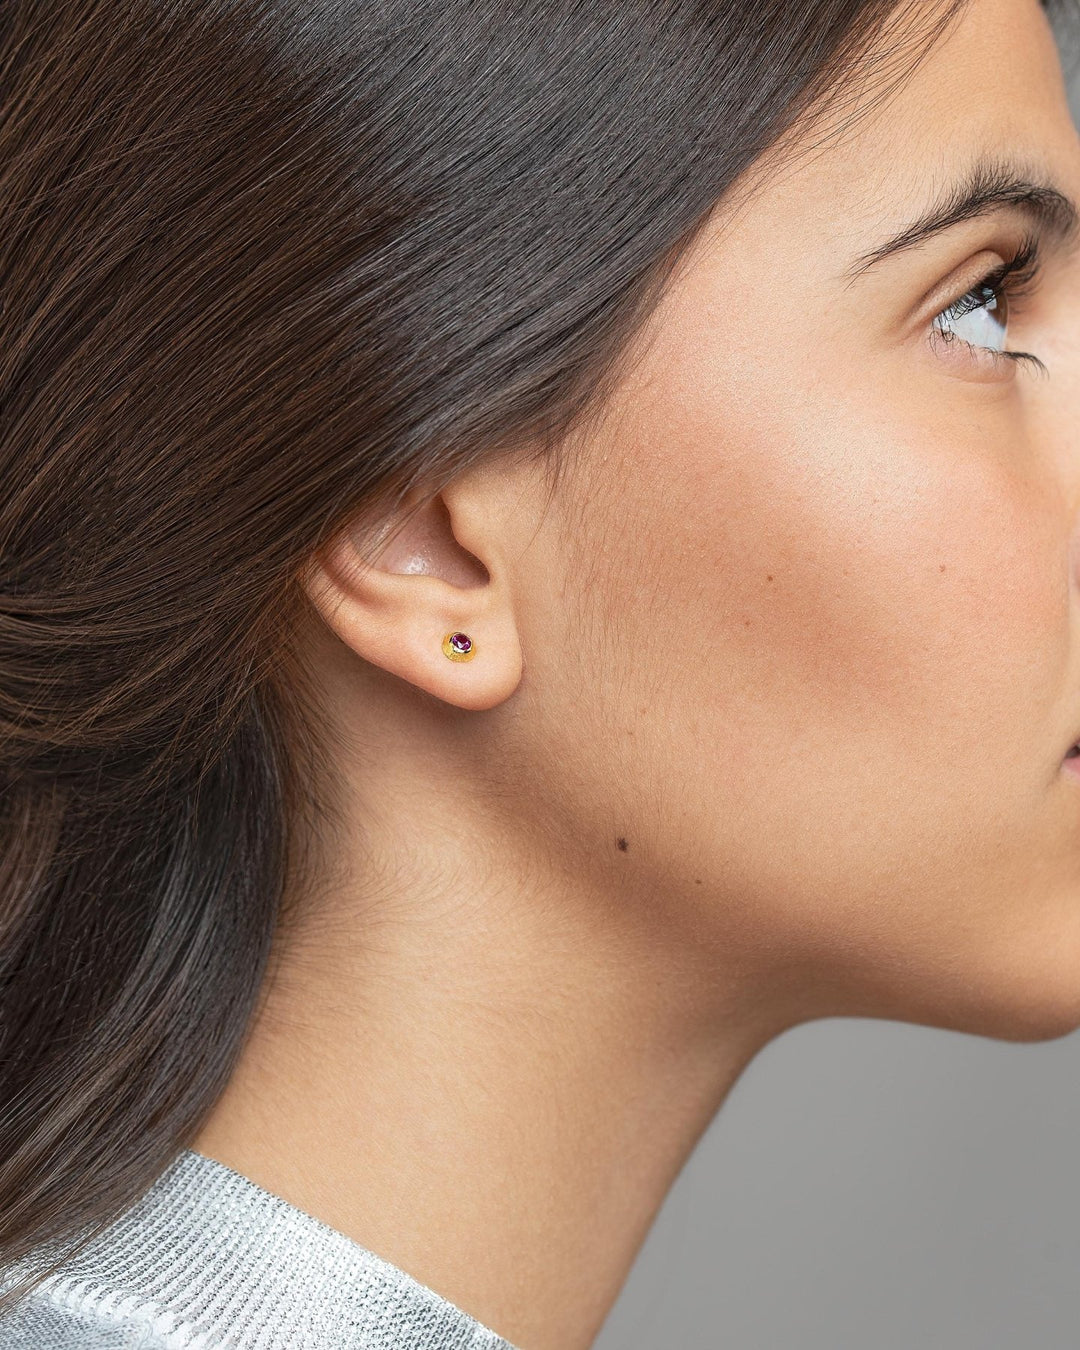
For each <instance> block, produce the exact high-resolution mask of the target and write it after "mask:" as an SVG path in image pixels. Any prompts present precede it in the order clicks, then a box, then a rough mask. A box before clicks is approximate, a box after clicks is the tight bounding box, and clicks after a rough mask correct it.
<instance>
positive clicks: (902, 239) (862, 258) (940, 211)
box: [844, 157, 1080, 281]
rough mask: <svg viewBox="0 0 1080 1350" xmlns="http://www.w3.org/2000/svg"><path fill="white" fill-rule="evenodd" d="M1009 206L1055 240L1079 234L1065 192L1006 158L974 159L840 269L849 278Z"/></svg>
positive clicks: (1077, 217) (1079, 215)
mask: <svg viewBox="0 0 1080 1350" xmlns="http://www.w3.org/2000/svg"><path fill="white" fill-rule="evenodd" d="M1004 209H1011V210H1014V211H1017V212H1019V213H1020V214H1022V215H1024V216H1026V217H1027V218H1028V219H1029V220H1030V221H1031V222H1032V223H1033V225H1034V226H1035V227H1036V228H1037V229H1038V230H1039V231H1040V232H1041V233H1044V234H1046V235H1047V236H1049V237H1050V238H1052V239H1054V240H1055V241H1057V242H1058V243H1061V244H1069V243H1075V242H1076V241H1077V239H1078V236H1080V211H1078V210H1077V207H1076V204H1075V203H1074V202H1073V200H1072V199H1071V198H1070V197H1067V196H1066V195H1065V193H1063V192H1061V191H1060V190H1059V189H1058V188H1056V187H1055V186H1054V185H1053V184H1052V183H1049V182H1040V181H1039V176H1038V175H1037V174H1035V173H1032V172H1031V171H1030V170H1029V169H1027V168H1025V167H1024V166H1020V165H1016V164H1012V163H1010V162H1008V161H1006V160H1001V159H992V158H986V157H983V158H980V159H978V160H976V162H975V163H974V164H973V165H972V166H971V168H970V169H968V170H967V172H966V173H964V174H963V175H962V176H961V177H960V178H958V179H956V180H955V181H954V182H953V183H952V184H951V185H950V187H949V188H948V189H947V190H946V191H945V193H944V194H943V195H942V196H941V197H939V198H938V200H937V201H935V202H934V203H933V204H932V205H931V206H930V207H929V209H928V210H927V211H925V212H924V214H923V215H921V216H920V217H919V218H918V220H916V221H914V222H913V223H912V224H910V225H906V226H905V227H904V228H903V229H902V230H901V231H900V232H899V233H898V234H895V235H893V237H892V238H891V239H887V240H886V241H885V243H883V244H879V245H878V247H877V248H873V249H871V250H870V251H869V252H868V253H863V254H860V255H859V257H858V258H856V260H855V262H854V263H853V264H852V266H851V267H849V268H848V270H847V271H846V272H845V273H844V276H845V277H847V278H848V279H849V281H854V280H855V278H856V277H859V276H861V275H862V274H863V273H864V272H865V271H867V269H868V268H871V267H873V266H874V265H875V263H879V262H881V260H882V259H883V258H888V257H890V256H891V255H892V254H894V253H900V252H902V251H903V250H905V249H909V248H914V247H915V246H916V245H918V244H921V243H923V242H924V240H927V239H930V238H932V237H933V236H934V235H937V234H940V233H941V232H942V231H943V230H947V229H949V227H950V226H952V225H958V224H960V223H961V222H963V221H966V220H975V219H977V218H979V217H980V216H986V215H990V214H991V213H992V212H994V211H1000V210H1004Z"/></svg>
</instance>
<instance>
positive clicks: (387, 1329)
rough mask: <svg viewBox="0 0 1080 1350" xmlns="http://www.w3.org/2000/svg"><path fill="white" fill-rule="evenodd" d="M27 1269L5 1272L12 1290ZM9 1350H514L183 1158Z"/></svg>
mask: <svg viewBox="0 0 1080 1350" xmlns="http://www.w3.org/2000/svg"><path fill="white" fill-rule="evenodd" d="M28 1268H29V1267H28V1266H27V1265H25V1264H22V1263H20V1264H18V1265H15V1266H12V1267H10V1268H9V1269H8V1270H7V1271H4V1272H0V1288H8V1287H10V1285H12V1284H13V1283H14V1282H15V1278H16V1276H17V1275H18V1274H19V1272H20V1271H23V1272H24V1273H25V1271H26V1270H27V1269H28ZM0 1350H515V1347H514V1346H512V1345H511V1344H510V1342H509V1341H506V1340H503V1339H502V1338H501V1337H499V1336H497V1335H496V1334H495V1332H494V1331H492V1330H491V1329H490V1328H489V1327H485V1326H484V1325H483V1324H482V1323H480V1322H478V1321H477V1320H476V1319H475V1318H474V1317H471V1316H469V1314H468V1313H466V1312H463V1311H462V1310H461V1309H460V1308H458V1307H457V1306H456V1305H455V1304H453V1303H450V1302H449V1301H448V1300H447V1299H445V1298H443V1297H442V1296H441V1295H439V1294H436V1293H435V1292H434V1291H433V1290H432V1289H429V1288H428V1287H427V1286H426V1285H423V1284H420V1283H419V1281H417V1280H415V1279H413V1277H412V1276H411V1275H408V1274H406V1272H405V1271H403V1270H399V1269H398V1267H397V1266H394V1265H391V1264H390V1262H388V1261H384V1260H383V1259H382V1258H381V1257H379V1256H376V1255H375V1253H374V1252H370V1251H368V1250H367V1248H366V1247H361V1246H360V1245H359V1244H358V1243H356V1242H353V1241H352V1239H351V1238H348V1237H346V1236H345V1235H344V1234H343V1233H339V1232H338V1231H337V1230H336V1229H333V1228H330V1227H328V1226H327V1225H326V1224H324V1223H322V1222H321V1221H320V1220H318V1219H316V1218H314V1217H313V1216H312V1215H310V1214H307V1213H305V1212H304V1211H303V1210H300V1209H297V1208H295V1207H294V1206H293V1205H290V1204H288V1203H287V1202H286V1201H285V1200H283V1199H282V1198H281V1197H280V1196H277V1195H273V1194H271V1192H269V1191H265V1190H263V1189H262V1187H261V1186H257V1185H256V1184H255V1183H254V1182H253V1181H250V1180H249V1179H248V1178H247V1177H244V1176H241V1175H240V1173H239V1172H234V1171H233V1170H232V1168H230V1167H226V1166H225V1165H224V1164H223V1163H219V1162H218V1161H217V1160H216V1159H214V1158H208V1157H206V1156H205V1155H204V1154H201V1153H196V1152H195V1151H194V1150H192V1149H185V1150H184V1151H183V1152H182V1153H181V1154H180V1155H179V1157H177V1158H176V1160H175V1161H174V1162H173V1163H172V1164H171V1165H170V1166H169V1167H168V1168H167V1169H166V1170H165V1172H163V1173H162V1174H161V1176H160V1177H158V1179H157V1180H156V1181H155V1182H154V1184H153V1186H151V1188H150V1189H149V1190H148V1191H147V1192H146V1193H145V1195H143V1196H142V1197H141V1199H140V1200H139V1201H138V1202H137V1203H136V1204H135V1205H134V1206H132V1207H131V1208H130V1209H128V1210H127V1211H125V1213H124V1214H122V1215H121V1216H120V1217H119V1218H118V1219H117V1220H116V1221H115V1222H114V1223H113V1224H112V1225H111V1226H110V1227H109V1228H108V1229H107V1230H106V1231H105V1232H104V1233H102V1234H100V1235H99V1236H98V1237H97V1238H96V1239H95V1240H94V1242H93V1243H92V1244H91V1245H90V1246H88V1247H87V1248H86V1249H85V1251H83V1252H81V1253H80V1254H79V1255H78V1256H77V1257H75V1258H74V1259H73V1260H72V1261H71V1262H70V1263H69V1264H68V1265H66V1266H65V1267H64V1268H63V1269H62V1270H60V1271H57V1272H56V1274H54V1275H52V1276H50V1277H49V1278H48V1279H47V1280H46V1281H45V1282H44V1283H43V1284H42V1285H40V1286H39V1287H38V1288H37V1289H35V1290H34V1291H33V1292H32V1293H31V1294H30V1295H29V1296H28V1297H27V1298H26V1299H24V1301H23V1302H22V1303H21V1304H19V1305H17V1306H16V1308H15V1310H14V1311H13V1312H9V1313H6V1314H4V1313H0Z"/></svg>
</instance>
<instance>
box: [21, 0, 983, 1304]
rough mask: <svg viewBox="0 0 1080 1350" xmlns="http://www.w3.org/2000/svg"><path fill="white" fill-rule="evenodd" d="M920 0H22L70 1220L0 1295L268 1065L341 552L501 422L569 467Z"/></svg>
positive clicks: (50, 1042) (24, 1004) (31, 1031)
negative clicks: (784, 167) (751, 194)
mask: <svg viewBox="0 0 1080 1350" xmlns="http://www.w3.org/2000/svg"><path fill="white" fill-rule="evenodd" d="M965 2H966V0H945V2H944V3H942V4H941V5H935V6H929V7H928V6H927V5H925V4H920V3H915V4H911V5H908V6H907V8H910V9H911V11H912V14H913V15H914V16H916V17H918V18H919V19H920V23H919V24H918V25H916V27H917V28H918V31H919V32H920V33H921V34H923V35H924V36H925V38H926V42H927V46H929V45H930V44H932V43H933V41H934V40H935V39H936V37H937V36H938V35H939V34H940V33H942V32H943V31H944V30H945V27H946V26H947V24H948V23H949V22H950V21H951V20H952V18H953V17H954V16H955V15H956V14H957V13H958V12H959V10H960V9H961V8H962V6H963V4H964V3H965ZM903 8H904V7H903V6H901V5H899V4H898V2H897V0H797V2H796V0H350V3H347V4H344V3H336V2H335V0H324V2H323V3H312V0H216V3H213V2H211V0H153V3H151V2H150V0H123V3H120V2H119V0H49V2H48V3H44V4H43V3H41V0H0V1269H3V1268H5V1267H7V1266H9V1265H13V1264H14V1263H16V1262H18V1261H20V1260H22V1259H23V1258H25V1257H27V1256H28V1255H34V1254H37V1255H42V1256H43V1257H44V1255H48V1256H50V1257H51V1258H52V1261H51V1263H50V1261H46V1260H44V1259H43V1260H42V1261H41V1262H40V1263H39V1265H38V1268H37V1270H36V1272H35V1273H34V1274H32V1275H31V1276H30V1277H29V1279H28V1281H24V1282H23V1284H21V1285H18V1286H15V1287H14V1288H13V1289H12V1290H11V1291H10V1292H9V1294H8V1295H7V1296H6V1297H5V1298H3V1299H0V1308H10V1307H13V1306H14V1300H15V1299H16V1298H18V1297H20V1296H21V1295H23V1294H25V1293H27V1292H28V1291H29V1289H30V1288H32V1287H33V1286H34V1285H35V1284H36V1283H37V1281H38V1280H39V1279H41V1278H42V1277H43V1276H44V1275H45V1274H47V1273H49V1271H50V1270H51V1269H54V1268H56V1266H57V1265H59V1263H60V1262H61V1261H62V1260H63V1259H64V1257H65V1255H70V1254H73V1253H74V1251H75V1250H76V1249H77V1248H78V1246H79V1245H81V1243H82V1242H85V1241H88V1240H89V1239H90V1238H91V1237H93V1236H95V1235H96V1233H97V1232H98V1231H100V1229H101V1228H103V1227H104V1226H106V1225H107V1224H108V1223H109V1222H111V1221H112V1220H113V1219H114V1218H115V1217H116V1216H117V1215H118V1214H119V1213H120V1212H121V1211H122V1210H123V1209H125V1208H126V1207H128V1206H129V1205H130V1204H131V1203H133V1202H134V1200H136V1199H137V1198H138V1197H139V1196H140V1195H141V1194H142V1192H143V1191H144V1190H145V1189H146V1188H147V1187H148V1186H149V1185H150V1184H151V1183H152V1181H153V1180H154V1179H155V1178H156V1177H157V1176H158V1175H159V1174H160V1173H161V1172H162V1171H163V1169H164V1168H165V1167H166V1166H167V1164H168V1163H169V1162H170V1161H171V1160H172V1159H173V1158H175V1157H176V1155H177V1154H178V1153H179V1151H180V1150H181V1149H182V1148H183V1147H185V1146H186V1145H187V1143H188V1141H189V1140H191V1139H192V1138H193V1137H194V1135H195V1134H196V1133H197V1132H198V1128H199V1126H200V1124H201V1122H202V1121H203V1119H204V1117H205V1116H206V1115H207V1114H208V1112H209V1111H210V1109H211V1107H212V1106H213V1104H214V1103H215V1101H216V1100H217V1098H218V1096H219V1095H220V1093H221V1091H222V1089H223V1087H224V1085H225V1083H226V1081H227V1080H228V1078H229V1077H230V1074H231V1071H232V1069H233V1067H234V1065H235V1063H236V1060H237V1057H238V1055H239V1052H240V1050H241V1048H242V1045H243V1042H244V1039H245V1034H246V1031H247V1028H248V1027H249V1025H250V1023H251V1020H252V1017H253V1014H254V1012H255V1011H256V1009H257V1007H258V1000H259V995H260V990H261V989H262V988H263V984H264V980H265V979H266V978H267V977H268V974H269V973H272V970H273V961H272V959H271V957H272V950H271V948H272V939H273V940H274V944H275V948H274V949H275V950H276V943H277V941H278V939H279V937H280V935H281V933H282V932H283V931H285V930H286V929H287V928H288V925H289V923H290V920H291V918H292V916H293V913H294V911H293V908H292V907H293V906H294V905H295V904H296V903H297V902H298V900H299V898H300V897H301V896H302V895H303V893H304V885H305V877H306V876H307V868H308V862H309V858H308V853H307V850H306V849H305V847H304V846H303V840H304V839H305V838H307V837H308V836H309V833H311V832H313V831H315V830H316V829H317V826H318V822H319V819H320V815H321V814H322V813H324V812H325V811H327V810H328V809H329V808H328V805H327V803H326V802H324V801H323V800H322V799H321V798H320V795H319V791H318V787H317V785H318V784H319V783H322V782H325V781H327V780H328V776H329V770H330V768H331V760H332V755H331V754H330V752H329V750H328V747H326V746H324V745H322V744H320V742H319V738H318V722H319V719H318V717H317V716H315V715H313V695H312V688H311V682H310V678H309V673H308V672H306V670H305V667H304V665H303V662H302V644H301V643H298V642H297V641H296V634H297V632H298V631H299V625H300V622H301V620H302V618H303V617H304V615H305V613H306V612H307V611H306V610H305V602H306V593H305V592H304V590H303V587H302V586H301V584H300V581H301V578H302V576H303V575H304V570H305V568H306V566H307V565H308V564H309V563H310V560H311V559H312V558H313V557H314V556H316V555H317V554H318V552H319V550H320V549H322V548H323V547H324V546H325V545H326V544H327V543H328V541H329V540H330V539H331V538H333V537H334V535H335V534H336V532H337V531H338V530H340V529H341V528H342V527H343V526H344V525H345V524H346V523H347V522H350V521H352V520H354V519H355V518H356V516H357V515H358V514H359V513H363V514H364V515H365V516H370V518H371V519H373V520H375V519H379V518H382V517H385V518H387V519H390V518H392V517H393V516H394V513H395V512H397V511H398V508H399V507H401V505H402V502H403V499H404V497H405V495H406V494H407V493H409V492H410V491H412V490H413V489H414V488H416V487H417V486H420V487H422V489H423V490H424V493H425V497H424V498H421V499H418V500H416V502H415V504H414V509H418V508H419V507H420V505H422V504H423V500H424V499H426V497H427V496H430V495H431V494H432V493H434V492H437V491H438V490H439V488H440V487H441V486H442V485H443V484H444V483H446V482H447V481H449V480H450V479H451V478H452V477H453V476H454V475H455V474H456V473H457V472H459V471H460V470H462V469H464V468H467V467H468V466H470V465H471V464H473V463H475V462H477V461H478V460H480V459H481V458H482V457H485V456H490V455H493V454H497V453H509V454H525V453H528V454H535V455H536V456H538V462H546V464H547V465H548V466H549V467H550V471H551V484H552V488H553V489H554V487H555V485H556V483H557V481H558V474H559V469H560V464H561V463H562V462H563V461H562V456H561V455H560V451H561V450H564V449H565V446H566V443H567V442H566V438H567V436H568V433H569V432H570V430H571V429H572V428H574V427H576V426H580V425H581V424H582V422H583V419H585V418H586V417H587V415H588V414H589V413H590V411H591V410H593V409H595V408H596V407H598V406H599V405H600V404H601V402H602V400H603V399H604V397H605V394H606V392H607V391H608V390H609V389H610V387H611V381H612V380H613V379H614V378H615V376H616V375H617V373H618V370H619V360H620V358H621V357H622V356H623V354H624V353H625V352H626V351H627V348H628V344H629V343H630V340H631V339H632V338H633V336H634V335H635V333H637V332H638V331H639V330H640V325H641V323H642V321H643V319H644V318H645V317H646V316H647V314H648V313H649V311H650V309H651V307H652V305H653V304H654V303H655V301H656V299H657V298H658V296H659V293H660V289H661V287H662V285H663V283H664V280H665V278H666V277H668V276H669V274H670V268H671V267H672V266H673V265H674V263H675V262H676V261H677V260H678V258H679V257H680V256H681V254H682V252H683V250H684V249H685V248H686V247H687V245H688V244H689V243H690V242H691V241H692V240H693V238H694V237H695V234H696V233H697V231H698V230H699V229H700V228H701V226H702V225H703V223H704V222H705V220H706V218H707V216H708V215H709V213H710V212H711V211H712V210H713V208H714V207H716V205H717V203H718V202H719V201H720V200H721V198H722V197H723V196H724V194H725V193H726V192H727V191H728V189H729V188H731V186H732V184H733V183H734V182H735V181H736V179H738V178H739V177H740V175H741V174H743V172H744V171H745V170H747V169H748V168H749V167H750V166H751V165H752V164H753V163H754V161H755V160H756V159H757V158H758V157H759V156H761V155H762V153H763V152H764V151H765V150H766V149H767V148H769V147H770V146H773V145H774V144H776V143H777V142H778V141H779V139H780V137H781V136H782V134H783V133H784V132H785V131H786V130H788V129H789V128H792V127H795V128H798V127H801V126H805V125H809V122H808V121H807V120H806V119H807V117H808V114H809V113H810V112H811V111H812V110H813V109H815V108H817V107H818V106H823V105H822V104H821V102H820V101H821V100H822V98H823V96H825V95H827V94H831V93H833V92H834V91H841V90H842V89H843V87H844V81H845V77H846V76H848V75H850V74H852V73H853V72H855V71H856V70H857V69H858V68H859V66H860V63H861V62H863V60H864V58H865V57H866V56H867V54H868V53H869V51H870V50H871V44H872V43H873V42H874V41H875V39H877V38H879V37H880V36H881V34H882V32H883V30H884V28H885V26H886V23H887V21H889V20H891V19H894V18H895V17H896V16H897V14H898V13H901V12H902V10H903ZM924 18H928V19H929V20H931V22H930V23H929V24H923V23H922V19H924ZM875 50H876V49H875ZM915 59H916V56H915V49H914V48H912V49H907V50H903V51H901V53H900V57H899V59H898V61H897V67H896V69H897V72H898V74H899V76H900V77H902V76H903V74H904V72H905V71H907V70H910V69H911V68H912V65H913V62H914V61H915ZM526 447H527V448H526ZM404 519H405V517H404V516H402V517H401V520H402V523H403V522H404ZM301 827H303V828H301ZM65 1244H66V1246H67V1252H65V1251H64V1247H65Z"/></svg>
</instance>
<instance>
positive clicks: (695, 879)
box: [694, 877, 701, 886]
mask: <svg viewBox="0 0 1080 1350" xmlns="http://www.w3.org/2000/svg"><path fill="white" fill-rule="evenodd" d="M694 884H695V885H697V886H700V885H701V878H700V877H695V878H694Z"/></svg>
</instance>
